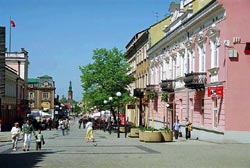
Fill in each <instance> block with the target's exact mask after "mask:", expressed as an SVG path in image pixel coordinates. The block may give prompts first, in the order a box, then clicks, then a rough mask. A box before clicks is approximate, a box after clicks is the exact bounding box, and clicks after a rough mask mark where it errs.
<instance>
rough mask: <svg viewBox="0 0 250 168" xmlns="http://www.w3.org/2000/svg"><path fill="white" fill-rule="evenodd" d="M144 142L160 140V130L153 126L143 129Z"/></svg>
mask: <svg viewBox="0 0 250 168" xmlns="http://www.w3.org/2000/svg"><path fill="white" fill-rule="evenodd" d="M143 134H144V135H143V136H144V142H161V141H162V140H161V139H162V137H161V131H159V130H158V129H155V128H153V127H148V128H146V129H145V131H144V133H143Z"/></svg>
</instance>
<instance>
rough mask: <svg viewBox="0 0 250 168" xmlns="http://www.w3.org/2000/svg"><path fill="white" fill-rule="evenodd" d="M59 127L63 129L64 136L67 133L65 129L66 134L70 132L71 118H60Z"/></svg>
mask: <svg viewBox="0 0 250 168" xmlns="http://www.w3.org/2000/svg"><path fill="white" fill-rule="evenodd" d="M58 128H59V129H61V130H62V135H63V136H64V135H65V131H66V134H69V130H70V119H69V118H66V120H63V119H59V126H58Z"/></svg>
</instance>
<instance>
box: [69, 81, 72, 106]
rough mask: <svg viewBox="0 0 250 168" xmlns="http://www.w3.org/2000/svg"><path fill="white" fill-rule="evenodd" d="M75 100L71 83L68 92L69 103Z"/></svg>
mask: <svg viewBox="0 0 250 168" xmlns="http://www.w3.org/2000/svg"><path fill="white" fill-rule="evenodd" d="M72 100H73V91H72V83H71V81H69V91H68V101H72Z"/></svg>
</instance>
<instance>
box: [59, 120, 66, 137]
mask: <svg viewBox="0 0 250 168" xmlns="http://www.w3.org/2000/svg"><path fill="white" fill-rule="evenodd" d="M59 128H60V129H61V131H62V135H63V136H64V135H65V134H64V132H65V121H63V120H62V119H60V120H59Z"/></svg>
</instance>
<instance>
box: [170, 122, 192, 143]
mask: <svg viewBox="0 0 250 168" xmlns="http://www.w3.org/2000/svg"><path fill="white" fill-rule="evenodd" d="M180 128H181V125H180V123H179V120H177V121H176V122H175V123H174V125H173V130H174V137H175V139H178V137H179V136H182V132H181V130H180ZM192 129H193V128H192V123H191V122H190V121H189V120H188V118H186V122H185V133H186V139H190V138H191V131H192Z"/></svg>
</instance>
